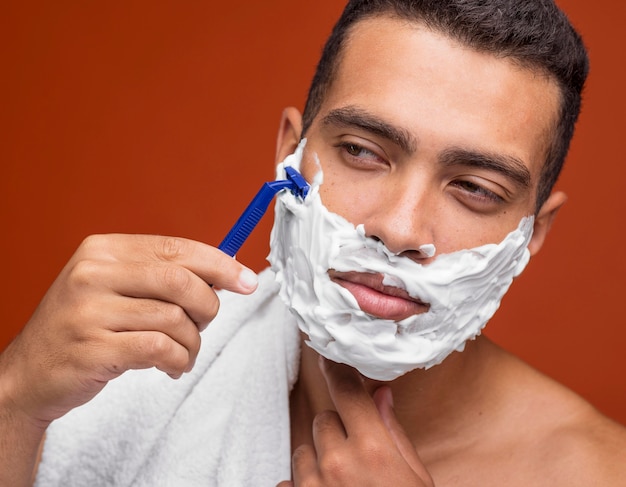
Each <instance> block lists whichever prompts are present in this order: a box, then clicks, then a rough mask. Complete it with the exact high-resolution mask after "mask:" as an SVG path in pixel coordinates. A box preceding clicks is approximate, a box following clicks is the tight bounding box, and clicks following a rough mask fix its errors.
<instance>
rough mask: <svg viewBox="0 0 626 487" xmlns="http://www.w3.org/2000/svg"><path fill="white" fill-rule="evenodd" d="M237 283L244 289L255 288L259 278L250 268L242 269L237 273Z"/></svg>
mask: <svg viewBox="0 0 626 487" xmlns="http://www.w3.org/2000/svg"><path fill="white" fill-rule="evenodd" d="M239 283H240V284H241V285H242V286H243V287H245V288H246V289H250V290H253V289H256V287H257V286H258V284H259V278H258V277H257V275H256V274H255V273H254V272H252V271H251V270H250V269H244V270H242V271H241V273H240V274H239Z"/></svg>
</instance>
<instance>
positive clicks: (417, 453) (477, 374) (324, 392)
mask: <svg viewBox="0 0 626 487" xmlns="http://www.w3.org/2000/svg"><path fill="white" fill-rule="evenodd" d="M389 53H393V56H390V55H389ZM343 54H344V55H343V58H342V61H341V64H340V66H339V69H338V73H337V77H336V79H335V80H334V82H333V84H332V86H331V88H330V90H329V92H328V94H327V97H326V99H325V101H324V103H323V105H322V106H321V109H320V111H319V113H318V115H317V116H316V118H315V120H314V121H313V123H312V125H311V127H310V129H309V130H308V131H307V133H306V134H305V136H306V137H307V145H306V148H305V153H304V156H303V165H302V169H303V174H304V175H305V177H307V178H311V177H312V176H313V174H315V172H316V171H317V162H316V157H317V158H318V160H319V163H320V164H321V166H322V169H323V171H324V184H323V185H322V186H321V189H320V191H321V196H322V200H323V201H324V203H325V205H326V206H327V207H328V208H329V209H330V210H331V211H334V212H336V213H339V214H341V215H342V216H344V217H345V218H346V219H348V220H349V221H351V222H352V223H355V224H360V223H362V224H364V226H365V231H366V233H367V234H369V235H370V236H373V237H375V238H378V239H380V240H382V241H383V242H384V243H385V244H386V245H387V247H389V248H390V249H391V250H392V251H394V252H397V253H402V254H403V255H405V256H407V257H409V258H411V259H415V260H417V261H419V262H422V263H426V264H427V263H428V262H430V261H431V260H432V259H436V258H437V256H436V255H435V256H434V257H430V258H429V257H428V256H426V255H424V253H423V252H420V250H419V248H420V246H421V245H423V244H429V243H434V244H435V246H436V248H437V252H438V253H447V252H452V251H456V250H460V249H465V248H471V247H475V246H479V245H483V244H486V243H496V242H500V241H501V240H502V239H503V238H504V236H505V235H506V234H507V233H508V232H510V231H511V230H512V229H514V228H515V227H517V225H518V223H519V221H520V219H521V218H522V217H523V216H526V215H531V214H536V220H535V228H534V235H533V237H532V240H531V242H530V244H529V250H530V252H531V255H534V254H536V253H537V252H538V251H539V249H540V248H541V246H542V244H543V241H544V239H545V237H546V234H547V232H548V230H549V228H550V225H551V223H552V221H553V219H554V216H555V215H556V212H557V211H558V209H559V208H560V207H561V205H562V204H563V203H564V202H565V199H566V197H565V195H564V194H563V193H561V192H555V193H553V194H552V195H551V196H550V198H549V199H548V200H547V201H546V203H545V204H544V205H543V206H542V208H540V209H537V208H535V207H534V202H535V196H536V190H537V185H538V178H539V173H540V170H541V167H542V164H543V160H544V155H545V153H546V149H547V144H548V140H549V139H548V137H549V134H550V127H552V126H553V125H554V121H555V117H556V113H557V107H558V90H557V88H556V86H555V83H553V82H552V80H551V79H549V78H547V77H545V76H542V75H539V74H537V73H535V72H533V71H531V70H529V69H522V68H520V67H519V66H516V65H515V64H513V63H512V62H510V61H508V60H506V59H496V58H495V57H493V56H491V55H488V54H484V53H478V52H474V51H471V50H469V49H467V48H464V47H461V46H459V45H458V44H456V43H454V42H453V41H451V40H450V39H448V38H446V37H444V36H442V35H440V34H438V33H435V32H432V31H429V30H427V29H426V28H424V27H422V26H420V25H418V24H410V23H407V22H403V21H402V22H401V21H398V20H395V19H392V18H377V19H373V20H364V21H361V22H360V23H358V24H357V25H356V26H355V27H354V28H353V31H352V33H351V37H350V40H349V43H348V44H347V47H346V49H345V51H344V53H343ZM301 135H302V134H301V117H300V114H299V113H298V111H297V110H295V109H287V110H286V111H285V113H284V117H283V123H282V126H281V130H280V133H279V137H278V151H277V160H282V159H283V158H284V157H285V156H286V155H288V154H289V153H291V152H293V150H294V149H295V147H296V145H297V143H298V141H299V139H300V137H301ZM476 161H482V163H481V164H480V165H479V164H476ZM485 161H487V162H488V164H485ZM329 272H330V274H331V277H333V278H334V279H335V280H336V282H338V283H339V284H342V285H345V287H346V288H347V289H348V290H349V291H350V292H352V293H353V295H354V296H355V298H356V299H357V301H358V302H359V303H360V304H361V307H362V308H364V309H365V308H367V311H368V312H370V313H371V314H374V315H376V316H380V317H383V318H391V319H393V318H396V319H397V318H398V316H402V313H409V312H411V310H413V312H422V311H423V310H422V311H419V310H418V309H416V306H415V303H411V302H406V303H405V307H402V306H401V305H399V304H398V299H399V298H400V299H402V295H401V293H398V292H392V291H389V290H385V289H383V288H381V287H380V286H379V285H377V284H376V283H375V281H376V279H373V278H372V277H371V276H369V278H364V277H362V278H359V277H358V276H355V275H354V274H344V275H337V274H335V273H334V272H333V270H329ZM368 279H370V280H369V281H368ZM346 280H347V281H348V283H347V284H346V282H345V281H346ZM405 301H406V300H405ZM302 354H303V356H302V363H301V369H300V376H299V380H298V383H297V384H296V386H295V388H294V390H293V392H292V396H291V424H292V447H293V462H292V465H293V481H292V482H283V483H282V484H280V487H287V486H291V485H294V486H304V485H306V486H328V485H332V486H342V485H346V486H353V485H359V486H368V485H372V486H378V485H402V486H404V485H406V486H413V485H416V486H417V485H419V486H430V485H437V486H439V487H440V486H453V485H464V486H468V485H469V486H472V485H477V486H478V485H480V486H482V487H484V486H489V485H494V486H496V485H497V486H502V485H507V486H516V485H520V486H528V485H547V486H558V485H567V486H575V485H618V484H619V483H620V481H621V483H623V482H624V481H625V479H626V477H625V476H624V475H625V474H624V469H625V467H624V465H625V462H624V460H625V456H624V453H623V452H624V451H626V435H625V433H624V429H623V428H622V427H620V426H618V425H616V424H614V423H612V422H611V421H609V420H608V419H606V418H604V417H602V416H601V415H600V414H598V413H597V412H596V411H595V410H594V409H593V408H591V407H590V406H589V405H588V404H587V403H585V402H584V401H583V400H582V399H580V398H579V397H577V396H576V395H574V394H573V393H572V392H570V391H568V390H567V389H565V388H563V387H562V386H560V385H558V384H557V383H555V382H553V381H552V380H550V379H548V378H546V377H544V376H542V375H541V374H539V373H538V372H536V371H534V370H533V369H531V368H530V367H529V366H527V365H526V364H523V363H522V362H521V361H519V360H518V359H516V358H515V357H513V356H511V355H510V354H508V353H507V352H505V351H503V350H502V349H500V348H498V347H497V346H496V345H494V344H493V343H491V342H490V341H489V340H488V339H486V338H485V337H479V338H478V339H476V340H474V341H472V342H470V343H468V344H467V346H466V349H465V351H464V352H463V353H453V354H452V355H451V356H449V357H448V358H447V359H446V360H445V361H444V362H443V363H442V364H441V365H439V366H436V367H434V368H432V369H429V370H426V371H424V370H416V371H413V372H410V373H408V374H406V375H404V376H402V377H400V378H398V379H396V380H395V381H391V382H389V383H386V384H383V383H377V382H375V381H372V380H369V379H365V378H362V377H360V376H359V374H358V373H356V372H355V371H354V370H352V369H350V368H349V367H347V366H344V365H337V364H333V365H329V364H328V363H324V362H323V363H322V366H321V368H320V366H319V362H320V360H319V357H318V356H317V354H316V353H315V352H314V351H312V350H311V349H310V348H308V347H307V346H305V345H304V346H303V349H302ZM392 398H393V403H394V406H393V407H392V405H391V403H392Z"/></svg>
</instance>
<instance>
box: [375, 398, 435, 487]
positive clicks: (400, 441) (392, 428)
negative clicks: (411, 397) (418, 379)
mask: <svg viewBox="0 0 626 487" xmlns="http://www.w3.org/2000/svg"><path fill="white" fill-rule="evenodd" d="M373 398H374V403H375V404H376V407H377V408H378V411H379V412H380V417H381V418H382V420H383V423H384V424H385V426H386V427H387V430H388V431H389V434H390V436H391V438H392V440H393V442H394V443H395V445H396V448H397V449H398V451H399V452H400V454H401V455H402V457H403V458H404V460H405V461H406V462H407V464H408V465H409V466H410V467H411V469H412V470H413V471H414V472H415V473H416V474H417V475H419V477H420V478H421V479H422V481H424V482H426V483H427V485H432V478H431V476H430V474H429V473H428V471H427V470H426V467H425V466H424V464H423V463H422V461H421V459H420V457H419V455H418V453H417V450H416V449H415V447H414V446H413V443H411V440H410V439H409V437H408V436H407V435H406V433H405V432H404V428H402V426H401V425H400V423H399V422H398V419H397V418H396V415H395V413H394V411H393V394H392V392H391V388H390V387H388V386H383V387H379V388H378V389H377V390H376V391H375V392H374V396H373Z"/></svg>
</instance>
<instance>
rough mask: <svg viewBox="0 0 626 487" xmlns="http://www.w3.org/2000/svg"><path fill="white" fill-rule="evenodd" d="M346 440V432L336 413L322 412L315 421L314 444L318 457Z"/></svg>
mask: <svg viewBox="0 0 626 487" xmlns="http://www.w3.org/2000/svg"><path fill="white" fill-rule="evenodd" d="M345 440H346V430H345V429H344V427H343V424H342V423H341V419H340V418H339V415H338V414H337V413H336V412H335V411H322V412H321V413H319V414H318V415H317V416H315V418H314V419H313V443H314V445H315V451H316V452H317V456H318V457H323V456H324V454H325V453H326V452H327V451H329V450H332V449H333V448H334V447H335V446H336V445H338V444H340V443H342V442H344V441H345Z"/></svg>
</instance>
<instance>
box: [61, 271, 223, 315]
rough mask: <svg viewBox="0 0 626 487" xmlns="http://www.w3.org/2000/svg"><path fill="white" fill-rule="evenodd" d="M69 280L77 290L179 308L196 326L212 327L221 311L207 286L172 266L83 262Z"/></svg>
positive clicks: (189, 273)
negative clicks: (96, 290) (105, 290)
mask: <svg viewBox="0 0 626 487" xmlns="http://www.w3.org/2000/svg"><path fill="white" fill-rule="evenodd" d="M69 279H70V280H71V283H72V285H73V286H74V287H76V288H88V287H92V288H98V287H106V288H108V289H111V290H112V291H113V292H115V293H117V294H119V295H122V296H127V297H131V298H149V299H156V300H161V301H165V302H169V303H173V304H176V305H178V306H180V307H181V308H182V309H184V310H185V312H186V313H187V314H188V315H189V317H190V318H191V319H192V320H193V321H194V322H195V323H196V324H205V323H208V322H209V321H211V320H212V319H213V318H214V317H215V315H216V314H217V311H218V309H219V300H218V298H217V296H216V295H215V292H214V291H213V290H212V289H211V287H210V286H209V285H208V284H207V283H206V282H204V281H203V280H202V279H201V278H200V277H198V276H197V275H196V274H194V273H193V272H191V271H190V270H189V269H187V268H185V267H183V266H179V265H176V264H172V263H164V262H156V261H147V262H146V261H142V262H116V263H109V262H102V261H98V260H82V261H80V262H78V263H76V265H74V266H73V268H72V270H71V271H70V276H69Z"/></svg>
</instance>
